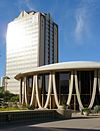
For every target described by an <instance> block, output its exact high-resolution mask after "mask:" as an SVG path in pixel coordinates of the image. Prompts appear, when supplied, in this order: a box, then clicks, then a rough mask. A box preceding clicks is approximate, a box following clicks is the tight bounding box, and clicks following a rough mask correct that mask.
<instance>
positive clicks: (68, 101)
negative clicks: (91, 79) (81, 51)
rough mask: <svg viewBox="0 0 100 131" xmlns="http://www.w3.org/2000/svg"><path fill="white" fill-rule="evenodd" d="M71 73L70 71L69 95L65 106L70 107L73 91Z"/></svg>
mask: <svg viewBox="0 0 100 131" xmlns="http://www.w3.org/2000/svg"><path fill="white" fill-rule="evenodd" d="M73 77H74V76H73V71H71V78H70V85H69V95H68V99H67V105H70V101H71V98H72V91H73Z"/></svg>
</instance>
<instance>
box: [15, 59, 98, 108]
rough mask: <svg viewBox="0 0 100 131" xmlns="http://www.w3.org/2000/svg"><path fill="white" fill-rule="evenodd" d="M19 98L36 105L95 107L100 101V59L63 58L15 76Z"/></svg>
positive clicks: (38, 106)
mask: <svg viewBox="0 0 100 131" xmlns="http://www.w3.org/2000/svg"><path fill="white" fill-rule="evenodd" d="M15 79H17V80H19V81H20V102H21V103H22V104H26V105H30V106H33V107H34V108H50V109H54V108H59V106H60V105H62V104H67V105H69V106H70V108H71V109H74V110H79V109H82V108H83V107H88V108H92V107H93V106H94V105H97V104H100V62H90V61H77V62H62V63H56V64H50V65H45V66H41V67H37V68H34V69H33V70H32V71H28V72H22V73H19V74H17V75H16V76H15Z"/></svg>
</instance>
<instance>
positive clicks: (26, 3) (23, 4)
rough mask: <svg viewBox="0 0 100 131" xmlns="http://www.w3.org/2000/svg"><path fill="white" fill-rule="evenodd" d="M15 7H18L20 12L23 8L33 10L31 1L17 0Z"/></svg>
mask: <svg viewBox="0 0 100 131" xmlns="http://www.w3.org/2000/svg"><path fill="white" fill-rule="evenodd" d="M16 6H17V7H18V9H19V11H21V10H22V9H23V8H25V7H26V8H27V9H28V10H29V11H31V10H34V6H33V3H32V1H31V0H18V1H17V3H16Z"/></svg>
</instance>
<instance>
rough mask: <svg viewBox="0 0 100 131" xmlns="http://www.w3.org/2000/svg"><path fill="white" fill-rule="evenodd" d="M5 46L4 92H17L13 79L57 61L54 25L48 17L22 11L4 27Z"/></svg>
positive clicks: (56, 38) (56, 32)
mask: <svg viewBox="0 0 100 131" xmlns="http://www.w3.org/2000/svg"><path fill="white" fill-rule="evenodd" d="M6 40H7V46H6V76H8V77H9V78H10V79H9V80H8V84H7V89H8V90H10V91H11V92H14V93H19V82H18V81H16V80H15V79H14V76H15V75H16V74H18V73H21V72H26V71H32V70H33V68H35V67H38V66H42V65H47V64H51V63H56V62H58V26H57V24H56V23H55V22H53V20H52V18H51V16H50V14H45V13H41V12H34V11H32V12H25V11H22V12H21V13H20V15H19V16H18V17H16V18H15V19H14V20H13V21H12V22H10V23H9V24H8V29H7V39H6Z"/></svg>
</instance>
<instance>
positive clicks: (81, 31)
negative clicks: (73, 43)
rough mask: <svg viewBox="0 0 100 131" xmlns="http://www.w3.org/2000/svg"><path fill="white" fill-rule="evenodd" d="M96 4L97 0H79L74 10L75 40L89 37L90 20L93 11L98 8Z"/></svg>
mask: <svg viewBox="0 0 100 131" xmlns="http://www.w3.org/2000/svg"><path fill="white" fill-rule="evenodd" d="M98 2H99V1H98V0H80V3H79V4H78V7H77V9H76V10H75V20H76V25H75V37H76V39H77V40H81V38H83V37H84V36H86V37H88V36H89V35H90V22H91V21H90V18H91V17H92V15H93V11H94V10H95V9H96V8H98V7H99V4H98Z"/></svg>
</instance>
